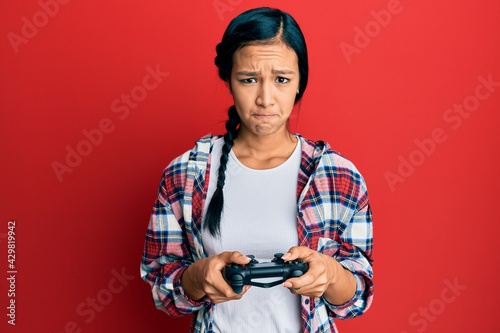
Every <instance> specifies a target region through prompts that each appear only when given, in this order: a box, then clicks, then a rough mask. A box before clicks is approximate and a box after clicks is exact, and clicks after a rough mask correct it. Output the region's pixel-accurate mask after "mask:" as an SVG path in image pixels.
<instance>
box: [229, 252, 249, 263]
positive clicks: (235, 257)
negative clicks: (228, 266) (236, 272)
mask: <svg viewBox="0 0 500 333" xmlns="http://www.w3.org/2000/svg"><path fill="white" fill-rule="evenodd" d="M230 260H231V263H235V264H239V265H245V264H248V263H249V262H250V260H252V259H251V258H249V257H247V256H246V255H243V254H242V253H241V252H238V251H235V252H233V253H232V255H231V258H230Z"/></svg>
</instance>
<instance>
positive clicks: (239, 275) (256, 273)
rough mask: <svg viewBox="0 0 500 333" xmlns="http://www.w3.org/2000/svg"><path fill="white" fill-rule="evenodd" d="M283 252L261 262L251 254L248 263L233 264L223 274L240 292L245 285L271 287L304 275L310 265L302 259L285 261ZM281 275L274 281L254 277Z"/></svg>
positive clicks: (235, 290)
mask: <svg viewBox="0 0 500 333" xmlns="http://www.w3.org/2000/svg"><path fill="white" fill-rule="evenodd" d="M282 256H283V253H276V254H275V255H274V259H273V260H271V262H263V263H259V262H258V261H257V260H255V257H254V256H252V255H249V256H248V257H249V258H251V259H252V260H251V261H250V262H249V263H248V264H246V265H238V264H231V265H228V266H226V267H224V269H223V270H222V275H223V276H224V279H226V281H227V283H229V285H230V286H231V287H232V288H233V290H234V292H235V293H237V294H240V293H241V292H242V290H243V286H244V285H250V286H256V287H261V288H270V287H274V286H277V285H278V284H280V283H283V282H285V280H287V279H289V278H292V277H298V276H302V275H303V274H304V273H305V272H307V269H308V268H309V266H308V265H307V263H305V262H303V261H302V260H300V259H298V260H292V261H284V260H283V259H281V257H282ZM272 277H281V279H280V280H277V281H273V282H268V283H266V282H257V281H252V280H253V279H261V278H272Z"/></svg>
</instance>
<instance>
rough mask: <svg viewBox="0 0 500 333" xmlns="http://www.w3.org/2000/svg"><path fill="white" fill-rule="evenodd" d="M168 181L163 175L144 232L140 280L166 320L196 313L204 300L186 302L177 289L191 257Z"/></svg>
mask: <svg viewBox="0 0 500 333" xmlns="http://www.w3.org/2000/svg"><path fill="white" fill-rule="evenodd" d="M172 172H173V171H172V170H171V171H170V173H172ZM177 174H178V173H177ZM172 177H173V178H175V177H176V175H175V174H173V175H172V174H169V172H168V171H165V173H164V177H163V178H162V181H161V184H160V189H159V191H158V198H157V200H156V202H155V204H154V206H153V211H152V213H151V217H150V220H149V224H148V228H147V231H146V239H145V244H144V252H143V256H142V262H141V277H142V279H143V280H144V281H146V282H148V283H149V285H150V286H151V291H152V295H153V300H154V303H155V305H156V307H157V308H158V309H160V310H163V311H165V312H166V313H168V314H169V315H170V316H173V317H179V316H182V315H187V314H191V313H193V312H195V311H198V310H199V309H200V308H202V307H203V306H205V305H206V302H207V299H203V300H201V301H193V300H191V299H189V297H187V295H186V294H185V292H184V289H183V288H182V285H181V277H182V274H183V272H184V271H185V270H186V269H187V267H189V265H190V264H191V263H192V257H191V255H190V252H189V244H188V240H187V237H186V232H185V230H184V223H183V219H182V209H181V208H180V205H179V200H178V199H176V195H178V194H176V195H171V194H169V188H173V187H177V186H175V185H173V184H172V180H171V178H172ZM177 189H179V188H178V187H177ZM177 192H178V191H176V193H177Z"/></svg>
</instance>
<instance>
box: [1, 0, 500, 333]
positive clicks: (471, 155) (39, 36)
mask: <svg viewBox="0 0 500 333" xmlns="http://www.w3.org/2000/svg"><path fill="white" fill-rule="evenodd" d="M60 1H61V2H64V1H62V0H60ZM66 2H67V3H64V4H59V3H58V2H55V1H54V0H42V1H40V2H37V1H27V0H22V1H21V0H20V1H15V2H12V1H4V2H2V3H1V4H0V13H1V14H0V15H1V19H0V37H1V38H0V52H1V53H0V57H1V58H0V59H1V62H0V75H1V77H0V88H1V90H0V110H1V116H2V117H1V121H0V135H1V142H0V152H1V171H2V172H1V173H0V195H1V197H0V221H1V227H0V228H1V229H0V241H1V243H0V248H1V252H0V253H2V255H1V256H0V257H1V259H0V261H1V262H2V264H1V267H2V271H1V276H2V278H1V281H2V283H1V285H0V287H1V289H0V295H1V296H0V303H1V306H0V309H3V310H2V311H1V313H0V315H1V316H0V318H3V319H1V321H0V327H1V330H2V331H7V332H11V331H12V332H53V333H56V332H108V331H113V332H119V331H122V332H150V331H153V330H154V331H158V330H160V331H163V332H185V331H187V327H188V322H189V318H181V319H171V318H169V317H168V316H167V315H165V314H163V313H162V312H160V311H157V310H156V309H155V308H154V305H153V303H152V300H151V296H150V291H149V287H148V286H147V285H146V284H145V283H144V282H142V281H141V280H140V278H139V263H140V259H141V253H142V246H143V239H144V234H145V229H146V226H147V222H148V218H149V213H150V211H151V208H152V204H153V200H154V198H155V195H156V190H157V186H158V183H159V178H160V174H161V171H162V169H163V168H164V167H165V166H166V165H167V164H168V163H169V161H170V160H171V159H172V158H174V157H175V156H177V155H179V154H180V153H182V152H183V151H185V150H186V149H188V148H190V147H191V146H192V145H193V142H194V140H195V139H196V138H198V137H200V136H202V135H204V134H206V133H208V132H214V133H221V132H222V131H223V124H224V121H225V118H226V110H227V107H228V106H229V105H230V102H231V99H230V95H229V94H228V93H227V89H226V88H225V86H224V84H223V83H222V82H220V81H219V79H218V78H217V75H216V69H215V66H214V65H213V58H214V55H215V51H214V49H215V45H216V43H217V42H218V41H219V40H220V38H221V36H222V33H223V31H224V29H225V27H226V26H227V24H228V23H229V21H230V19H231V18H232V17H234V16H235V15H237V14H238V13H240V12H241V11H243V10H246V9H248V8H251V7H255V6H261V5H272V6H276V7H279V8H281V9H284V10H286V11H289V12H290V13H291V14H292V15H293V16H294V17H295V18H296V19H297V20H298V22H299V23H300V25H301V27H302V29H303V31H304V33H305V35H306V38H307V42H308V46H309V51H310V67H311V69H310V83H309V87H308V90H307V92H306V94H305V97H304V100H303V103H302V106H301V108H300V112H299V114H298V117H297V115H294V120H293V121H292V130H293V131H296V132H300V133H302V134H303V135H304V136H306V137H308V138H310V139H323V140H326V141H328V142H329V143H330V144H331V145H332V146H333V147H334V148H335V149H336V150H338V151H340V152H341V153H342V154H343V155H345V156H347V157H348V158H349V159H351V160H352V161H353V162H354V163H355V164H356V165H357V167H358V168H359V169H360V171H361V173H362V174H363V175H364V176H365V178H366V180H367V183H368V188H369V192H370V195H371V201H372V206H373V211H374V226H375V260H376V261H375V266H374V269H375V286H376V292H375V301H374V304H373V307H372V308H371V309H370V310H369V311H368V312H367V313H366V314H365V315H363V316H361V317H360V318H358V319H354V320H349V321H338V325H339V327H340V329H341V332H368V331H369V332H383V333H387V332H394V333H404V332H406V333H413V332H424V331H425V332H429V333H431V332H472V331H477V332H479V331H480V332H498V331H499V330H500V324H499V323H498V316H497V315H496V312H497V311H495V309H496V310H498V301H497V296H498V294H499V291H500V285H499V284H498V283H497V281H496V271H497V267H496V266H497V264H498V251H497V245H496V244H495V243H496V242H497V241H498V235H497V233H498V231H499V227H498V222H499V218H498V214H497V212H496V211H495V209H496V208H495V207H496V205H497V199H498V190H497V186H498V184H499V173H498V170H499V169H500V161H499V149H498V144H499V136H498V129H497V127H498V123H499V120H500V116H499V111H500V109H499V106H500V86H499V84H498V82H500V62H499V60H498V59H500V47H499V45H500V44H499V31H500V19H499V14H500V5H499V3H498V2H497V1H495V0H489V1H486V0H484V1H451V0H443V1H430V0H413V1H411V0H401V1H400V2H398V1H396V0H377V1H339V0H337V1H326V0H325V1H314V3H312V2H309V4H306V2H305V1H303V2H300V3H299V2H290V1H284V0H283V1H281V0H276V1H244V0H220V1H213V0H210V1H200V2H197V3H196V4H195V2H194V1H174V2H165V1H157V0H145V1H141V2H139V1H133V0H126V1H123V0H122V1H97V0H87V1H77V0H75V1H68V0H66ZM44 3H48V4H52V5H51V6H48V7H47V6H45V7H46V8H48V9H46V11H48V12H49V13H50V14H51V15H48V14H43V13H44V12H43V10H44V9H43V8H42V7H43V6H42V5H41V4H44ZM54 4H58V5H57V7H56V6H55V5H54ZM215 5H218V6H223V5H225V7H220V10H219V11H217V10H216V7H215ZM388 7H389V8H390V9H391V10H392V11H393V13H392V14H390V20H389V18H388V16H387V15H386V16H383V13H384V12H380V11H381V10H386V11H387V8H388ZM387 12H388V11H387ZM387 12H385V13H387ZM374 13H375V14H374ZM389 13H390V12H389ZM376 16H378V17H379V20H382V18H384V19H385V21H381V22H382V23H383V24H382V23H377V21H376V20H375V17H376ZM30 24H36V25H34V26H32V29H31V30H30V29H29V25H30ZM33 27H34V29H33ZM359 31H364V33H360V32H359ZM23 34H24V35H23ZM362 34H367V35H365V36H363V35H362ZM16 36H17V37H16ZM20 41H22V42H20ZM347 44H349V45H351V46H350V47H351V50H353V49H352V48H354V47H356V48H357V49H356V52H354V53H351V54H350V55H348V54H345V53H343V51H342V47H344V48H345V47H346V45H347ZM16 51H17V52H16ZM147 67H150V68H152V69H155V68H157V67H158V68H159V71H161V72H163V73H167V72H168V73H169V75H168V76H166V74H162V75H165V77H162V78H161V80H162V81H161V82H159V84H157V86H156V87H155V88H154V89H151V90H144V89H142V88H141V86H142V85H143V79H144V78H147V75H148V70H147V69H146V68H147ZM480 77H483V78H484V79H488V78H489V79H490V81H494V82H497V83H495V84H496V86H495V85H493V86H490V87H489V88H487V87H485V86H484V85H482V83H481V80H480ZM148 80H149V79H148ZM146 82H147V83H148V84H149V85H148V87H149V88H151V86H152V85H153V83H155V81H154V80H149V81H146ZM141 89H142V90H141ZM488 89H490V90H488ZM141 92H142V93H144V92H146V93H147V96H145V95H144V94H143V95H141V94H140V93H141ZM131 93H133V94H135V95H133V96H136V99H140V101H139V102H138V103H137V105H135V104H134V108H132V107H129V108H128V110H129V111H130V112H129V113H128V114H125V113H124V112H125V110H124V109H123V107H124V106H125V105H126V104H124V103H122V102H120V98H121V96H122V94H123V95H127V94H131ZM477 93H479V95H478V96H480V97H481V99H477V98H476V97H474V96H476V94H477ZM116 99H118V102H114V101H115V100H116ZM476 102H477V103H476ZM113 103H119V104H117V105H115V107H116V106H118V105H119V106H121V107H122V109H121V111H120V112H118V113H116V112H113V110H115V111H116V109H113V107H112V105H113ZM463 103H466V104H467V103H469V104H467V105H466V106H467V108H468V109H471V110H473V111H471V112H468V111H465V112H463V115H462V116H459V114H458V113H456V112H455V111H453V106H454V104H456V105H461V104H463ZM475 103H476V104H475ZM450 109H451V111H449V110H450ZM464 110H465V109H464ZM120 117H121V118H120ZM106 119H108V120H106ZM103 120H104V122H106V121H108V126H109V128H108V133H103V134H102V137H99V135H97V134H96V136H95V137H94V141H95V142H96V143H95V144H93V145H90V146H89V145H88V140H87V139H86V136H85V134H84V133H85V132H84V131H89V132H90V133H96V131H93V130H95V129H96V128H99V126H100V123H101V122H102V121H103ZM433 131H437V132H438V133H440V134H439V136H438V137H435V138H434V139H433V134H432V133H433ZM431 140H435V141H438V142H437V143H436V142H435V143H431ZM86 141H87V143H85V142H86ZM418 142H420V143H421V144H420V145H419V144H418ZM422 147H423V148H422ZM67 149H75V150H76V149H80V151H81V152H84V153H85V154H86V155H87V156H83V157H82V158H81V160H80V161H78V160H73V162H72V163H73V164H72V165H73V167H69V166H68V164H67V162H66V158H67V154H68V150H67ZM85 149H86V150H85ZM405 161H406V162H405ZM54 162H57V163H60V165H63V164H64V165H66V166H67V168H68V169H71V172H69V171H68V169H66V171H68V172H63V173H62V174H61V173H60V174H59V177H58V175H57V173H56V172H55V171H54V167H53V165H54ZM412 164H413V165H412ZM388 177H389V178H388ZM398 177H399V178H398ZM9 220H15V221H16V229H15V232H16V269H17V271H18V273H17V275H16V297H15V301H16V325H15V326H11V325H8V324H7V320H8V317H7V316H6V314H7V313H8V311H9V310H8V309H6V307H7V306H8V304H9V303H8V302H9V300H10V298H9V297H8V295H7V291H8V287H9V286H8V285H7V284H6V283H5V282H6V276H7V273H6V272H7V270H8V268H7V239H6V234H7V230H8V229H7V223H8V221H9ZM118 273H119V274H121V275H123V277H122V280H118V279H117V278H116V277H115V275H116V274H118ZM123 279H124V280H123ZM450 284H451V285H453V284H455V287H453V288H450ZM457 285H458V286H457ZM92 299H96V300H97V301H96V302H97V303H96V304H95V305H94V306H95V308H92V305H91V304H92Z"/></svg>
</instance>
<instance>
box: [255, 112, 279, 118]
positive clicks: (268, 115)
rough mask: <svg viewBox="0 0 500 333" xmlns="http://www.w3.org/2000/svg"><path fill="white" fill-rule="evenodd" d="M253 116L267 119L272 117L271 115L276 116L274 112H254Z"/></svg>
mask: <svg viewBox="0 0 500 333" xmlns="http://www.w3.org/2000/svg"><path fill="white" fill-rule="evenodd" d="M253 116H254V117H256V118H260V119H269V118H272V117H276V115H275V114H259V113H257V114H254V115H253Z"/></svg>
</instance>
